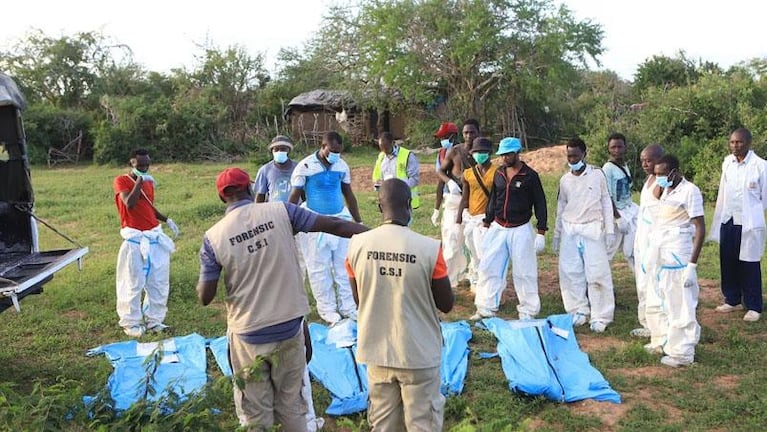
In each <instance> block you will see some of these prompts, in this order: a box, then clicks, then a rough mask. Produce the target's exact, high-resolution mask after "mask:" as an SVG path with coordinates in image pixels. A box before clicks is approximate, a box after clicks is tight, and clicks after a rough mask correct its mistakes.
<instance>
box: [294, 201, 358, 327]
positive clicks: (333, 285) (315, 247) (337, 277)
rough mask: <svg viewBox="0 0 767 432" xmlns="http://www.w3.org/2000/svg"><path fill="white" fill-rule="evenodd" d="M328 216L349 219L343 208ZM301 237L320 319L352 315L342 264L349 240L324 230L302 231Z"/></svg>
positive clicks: (353, 309)
mask: <svg viewBox="0 0 767 432" xmlns="http://www.w3.org/2000/svg"><path fill="white" fill-rule="evenodd" d="M328 216H334V217H338V218H342V219H346V220H352V216H351V213H349V209H347V208H346V207H344V208H343V210H341V212H340V213H337V214H334V215H328ZM305 239H306V240H305V241H306V250H305V251H306V255H305V259H306V269H307V271H308V273H309V284H310V285H311V288H312V295H313V296H314V300H315V301H316V302H317V312H318V313H319V315H320V318H322V319H323V320H325V321H327V322H328V323H330V324H335V323H336V322H338V321H340V320H341V317H342V316H343V317H352V318H356V317H357V304H356V303H354V297H353V296H352V288H351V285H349V276H348V275H347V273H346V267H345V265H344V261H345V260H346V252H347V250H348V248H349V239H347V238H343V237H337V236H334V235H332V234H327V233H324V232H309V233H306V236H305ZM336 290H337V293H336Z"/></svg>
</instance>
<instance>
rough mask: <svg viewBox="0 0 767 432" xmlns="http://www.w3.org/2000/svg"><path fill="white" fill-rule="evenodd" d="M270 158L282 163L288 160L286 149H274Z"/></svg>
mask: <svg viewBox="0 0 767 432" xmlns="http://www.w3.org/2000/svg"><path fill="white" fill-rule="evenodd" d="M272 159H274V161H275V162H277V163H278V164H282V163H285V162H287V161H288V152H286V151H276V152H272Z"/></svg>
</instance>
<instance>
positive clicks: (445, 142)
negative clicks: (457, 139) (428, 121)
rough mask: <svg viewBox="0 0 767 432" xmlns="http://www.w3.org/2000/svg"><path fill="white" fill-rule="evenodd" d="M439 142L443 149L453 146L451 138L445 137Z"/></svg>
mask: <svg viewBox="0 0 767 432" xmlns="http://www.w3.org/2000/svg"><path fill="white" fill-rule="evenodd" d="M439 144H440V145H441V146H442V148H443V149H449V148H450V147H452V146H453V143H451V142H450V140H449V139H443V140H442V141H440V142H439Z"/></svg>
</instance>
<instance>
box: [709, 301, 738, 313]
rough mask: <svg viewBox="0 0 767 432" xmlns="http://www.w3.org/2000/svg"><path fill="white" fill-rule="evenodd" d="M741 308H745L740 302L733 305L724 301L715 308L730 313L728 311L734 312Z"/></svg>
mask: <svg viewBox="0 0 767 432" xmlns="http://www.w3.org/2000/svg"><path fill="white" fill-rule="evenodd" d="M741 309H743V306H741V305H739V304H737V305H734V306H733V305H731V304H727V303H722V304H720V305H719V306H717V307H716V309H714V310H715V311H717V312H721V313H728V312H733V311H736V310H741Z"/></svg>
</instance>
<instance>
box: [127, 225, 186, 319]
mask: <svg viewBox="0 0 767 432" xmlns="http://www.w3.org/2000/svg"><path fill="white" fill-rule="evenodd" d="M120 236H122V238H123V239H124V240H123V242H122V245H121V246H120V251H119V252H118V253H117V269H116V271H115V273H116V274H115V276H116V279H117V315H118V316H119V317H120V321H119V324H120V326H121V327H123V328H130V327H134V326H138V325H141V324H142V310H143V321H144V322H145V323H144V324H145V325H146V328H152V327H155V326H157V325H159V324H162V323H163V321H164V320H165V315H166V314H167V313H168V293H169V291H170V254H171V253H173V252H174V251H175V250H176V248H175V245H174V244H173V240H171V239H170V237H168V236H167V235H165V234H164V233H163V232H162V228H161V227H160V225H157V226H156V227H155V228H153V229H151V230H147V231H140V230H137V229H135V228H129V227H125V228H122V229H121V230H120ZM142 291H143V292H145V293H146V294H145V296H144V302H143V307H142V305H141V293H142Z"/></svg>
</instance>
